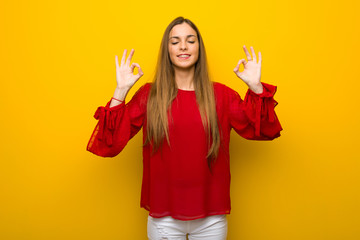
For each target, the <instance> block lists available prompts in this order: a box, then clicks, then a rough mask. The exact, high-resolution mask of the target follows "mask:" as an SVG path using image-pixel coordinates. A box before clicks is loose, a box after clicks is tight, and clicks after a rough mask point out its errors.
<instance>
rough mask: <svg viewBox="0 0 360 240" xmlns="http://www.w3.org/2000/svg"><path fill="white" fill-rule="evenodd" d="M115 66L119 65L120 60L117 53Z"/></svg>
mask: <svg viewBox="0 0 360 240" xmlns="http://www.w3.org/2000/svg"><path fill="white" fill-rule="evenodd" d="M115 66H116V67H118V66H119V60H118V56H117V55H115Z"/></svg>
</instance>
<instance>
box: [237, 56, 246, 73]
mask: <svg viewBox="0 0 360 240" xmlns="http://www.w3.org/2000/svg"><path fill="white" fill-rule="evenodd" d="M241 63H242V64H243V65H244V67H245V63H246V61H245V59H240V60H239V62H238V64H237V65H236V67H235V68H234V72H237V71H238V70H239V67H240V64H241Z"/></svg>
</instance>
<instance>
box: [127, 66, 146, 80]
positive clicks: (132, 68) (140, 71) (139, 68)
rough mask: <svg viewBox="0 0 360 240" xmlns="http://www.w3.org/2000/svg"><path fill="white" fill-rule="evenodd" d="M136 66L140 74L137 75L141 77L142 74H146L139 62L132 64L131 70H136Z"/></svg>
mask: <svg viewBox="0 0 360 240" xmlns="http://www.w3.org/2000/svg"><path fill="white" fill-rule="evenodd" d="M135 66H136V67H137V68H138V74H136V76H138V77H141V76H142V75H144V73H143V71H142V70H141V67H140V65H139V64H137V63H133V64H131V66H130V67H131V71H132V72H134V68H135Z"/></svg>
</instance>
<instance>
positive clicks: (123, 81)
mask: <svg viewBox="0 0 360 240" xmlns="http://www.w3.org/2000/svg"><path fill="white" fill-rule="evenodd" d="M134 51H135V50H134V49H131V52H130V54H129V56H128V58H127V59H126V61H125V58H126V53H127V50H126V49H125V50H124V53H123V56H122V59H121V66H119V61H118V57H117V55H115V64H116V82H117V88H125V89H130V88H131V87H132V86H133V85H134V84H135V83H136V82H137V80H139V78H141V77H142V75H144V73H143V72H142V70H141V67H140V65H139V64H137V63H132V64H131V65H130V61H131V58H132V56H133V55H134ZM135 67H137V68H138V74H136V75H134V68H135Z"/></svg>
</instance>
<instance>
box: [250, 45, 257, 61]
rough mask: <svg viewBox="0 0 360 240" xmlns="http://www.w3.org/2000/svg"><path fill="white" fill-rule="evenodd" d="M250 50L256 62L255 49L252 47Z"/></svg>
mask: <svg viewBox="0 0 360 240" xmlns="http://www.w3.org/2000/svg"><path fill="white" fill-rule="evenodd" d="M250 49H251V54H252V56H253V60H254V61H255V62H256V54H255V51H254V48H253V47H252V46H251V47H250Z"/></svg>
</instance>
